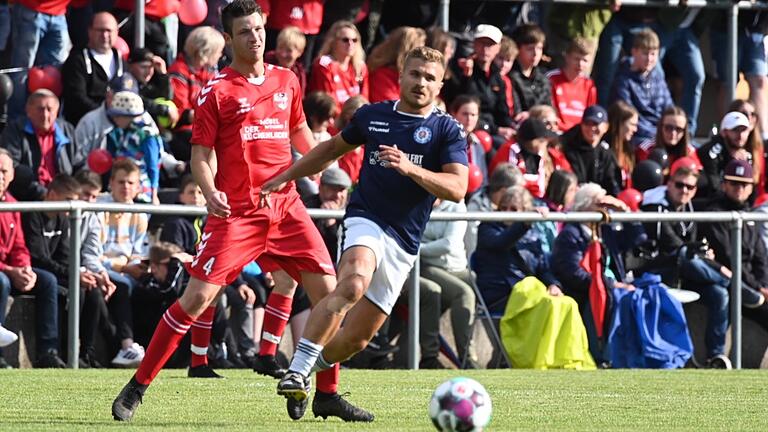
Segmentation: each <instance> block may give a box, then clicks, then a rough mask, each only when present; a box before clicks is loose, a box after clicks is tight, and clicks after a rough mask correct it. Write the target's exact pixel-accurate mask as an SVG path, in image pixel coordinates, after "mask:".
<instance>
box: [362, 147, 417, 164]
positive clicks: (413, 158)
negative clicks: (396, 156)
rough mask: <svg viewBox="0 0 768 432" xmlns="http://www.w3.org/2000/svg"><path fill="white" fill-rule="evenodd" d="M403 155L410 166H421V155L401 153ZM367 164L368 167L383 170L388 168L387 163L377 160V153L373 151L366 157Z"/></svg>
mask: <svg viewBox="0 0 768 432" xmlns="http://www.w3.org/2000/svg"><path fill="white" fill-rule="evenodd" d="M403 155H405V157H406V158H408V160H409V161H411V163H412V164H414V165H417V166H421V163H422V161H423V160H424V155H422V154H412V153H405V152H403ZM368 164H369V165H381V166H383V167H384V168H388V167H389V161H385V160H381V159H379V151H378V150H374V151H372V152H371V153H370V154H369V155H368Z"/></svg>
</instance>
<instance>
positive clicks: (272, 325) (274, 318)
mask: <svg viewBox="0 0 768 432" xmlns="http://www.w3.org/2000/svg"><path fill="white" fill-rule="evenodd" d="M292 302H293V297H286V296H284V295H281V294H276V293H274V292H272V293H271V294H269V298H268V299H267V305H266V306H265V307H264V327H263V329H262V332H261V342H260V343H259V355H260V356H274V355H275V353H276V352H277V346H278V345H280V339H281V338H282V337H283V332H284V331H285V325H286V324H287V323H288V319H289V318H290V317H291V304H292Z"/></svg>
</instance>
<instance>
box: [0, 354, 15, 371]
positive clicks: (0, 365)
mask: <svg viewBox="0 0 768 432" xmlns="http://www.w3.org/2000/svg"><path fill="white" fill-rule="evenodd" d="M0 369H13V366H11V365H9V364H8V362H7V361H5V357H2V356H0Z"/></svg>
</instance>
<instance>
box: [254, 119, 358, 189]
mask: <svg viewBox="0 0 768 432" xmlns="http://www.w3.org/2000/svg"><path fill="white" fill-rule="evenodd" d="M291 139H293V135H292V136H291ZM355 147H357V146H354V145H351V144H349V143H347V142H346V141H344V139H343V138H342V137H341V134H340V133H339V134H336V136H334V137H333V138H331V139H329V140H328V141H323V142H321V143H320V144H318V145H317V146H316V147H315V148H313V149H312V150H310V152H309V153H307V154H305V155H304V157H302V158H301V159H299V160H298V161H296V163H295V164H293V165H291V167H290V168H288V169H287V170H285V171H283V172H281V173H280V174H278V175H276V176H275V177H273V178H271V179H270V180H268V181H267V182H266V183H264V185H262V186H261V193H262V195H267V194H269V193H271V192H275V191H279V190H280V189H282V188H283V186H285V183H288V182H289V181H292V180H296V179H297V178H301V177H306V176H310V175H312V174H316V173H319V172H320V171H323V170H324V169H326V168H328V167H329V166H330V165H331V164H332V163H333V162H334V161H335V160H336V159H338V158H340V157H341V156H342V155H343V154H344V153H346V152H348V151H351V150H353V149H354V148H355Z"/></svg>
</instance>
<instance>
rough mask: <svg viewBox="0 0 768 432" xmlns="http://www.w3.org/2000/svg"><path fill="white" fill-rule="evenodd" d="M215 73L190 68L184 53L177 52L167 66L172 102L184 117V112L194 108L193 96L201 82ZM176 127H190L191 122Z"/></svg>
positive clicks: (201, 84) (204, 81)
mask: <svg viewBox="0 0 768 432" xmlns="http://www.w3.org/2000/svg"><path fill="white" fill-rule="evenodd" d="M215 74H216V71H215V70H214V69H209V68H199V69H194V70H193V69H191V68H190V67H189V64H187V61H186V58H185V56H184V54H179V56H178V57H177V58H176V61H175V62H173V64H171V66H169V67H168V76H169V77H170V79H169V81H170V83H171V89H172V90H173V103H174V104H176V108H178V110H179V114H181V115H182V118H184V114H185V113H186V112H187V111H189V110H192V109H194V105H195V98H196V97H197V94H198V93H199V92H200V89H201V88H202V87H203V84H205V83H206V82H208V81H209V80H212V79H213V76H214V75H215ZM177 128H178V129H192V125H191V124H184V125H180V126H178V127H177Z"/></svg>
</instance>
